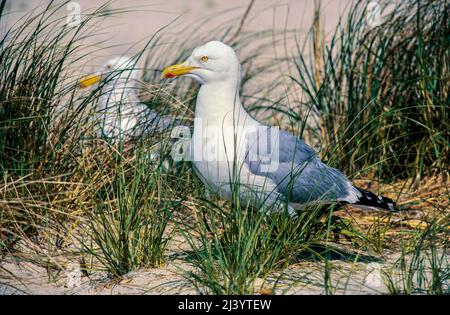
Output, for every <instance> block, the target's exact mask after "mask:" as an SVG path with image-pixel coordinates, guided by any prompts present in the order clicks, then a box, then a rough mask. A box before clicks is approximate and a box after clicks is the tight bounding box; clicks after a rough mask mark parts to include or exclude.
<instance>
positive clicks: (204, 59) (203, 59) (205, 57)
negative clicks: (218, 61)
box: [200, 56, 209, 63]
mask: <svg viewBox="0 0 450 315" xmlns="http://www.w3.org/2000/svg"><path fill="white" fill-rule="evenodd" d="M208 59H209V58H208V56H203V57H202V58H200V61H201V62H203V63H205V62H207V61H208Z"/></svg>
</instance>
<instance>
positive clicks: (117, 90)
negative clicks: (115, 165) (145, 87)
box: [79, 56, 174, 142]
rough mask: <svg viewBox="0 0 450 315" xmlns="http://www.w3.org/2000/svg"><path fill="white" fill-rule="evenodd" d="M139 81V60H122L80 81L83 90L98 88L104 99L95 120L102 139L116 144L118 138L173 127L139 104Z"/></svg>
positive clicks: (136, 136) (99, 104) (170, 122)
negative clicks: (137, 65)
mask: <svg viewBox="0 0 450 315" xmlns="http://www.w3.org/2000/svg"><path fill="white" fill-rule="evenodd" d="M139 78H140V72H139V71H138V69H137V68H136V60H135V58H132V57H129V56H120V57H115V58H112V59H110V60H108V61H107V62H106V63H105V64H104V65H103V66H101V67H100V68H99V69H98V71H97V72H96V73H94V74H91V75H87V76H85V77H83V78H82V79H81V80H80V81H79V87H80V88H82V89H85V88H88V87H90V86H92V85H95V84H98V89H99V92H100V96H99V97H98V99H97V103H96V106H95V112H96V115H95V117H96V119H97V123H98V129H97V134H98V136H99V137H101V138H106V139H107V140H109V141H112V142H114V141H115V140H117V139H118V138H121V139H122V140H124V141H127V140H133V139H136V138H138V137H140V136H141V135H143V134H150V133H152V132H163V131H165V130H167V129H168V128H169V127H171V126H173V124H174V120H173V119H171V118H168V117H162V116H161V115H159V114H158V113H157V112H155V111H153V110H152V109H150V108H149V107H148V106H146V105H145V104H143V103H142V102H141V101H140V100H139V96H138V91H139V86H138V83H139Z"/></svg>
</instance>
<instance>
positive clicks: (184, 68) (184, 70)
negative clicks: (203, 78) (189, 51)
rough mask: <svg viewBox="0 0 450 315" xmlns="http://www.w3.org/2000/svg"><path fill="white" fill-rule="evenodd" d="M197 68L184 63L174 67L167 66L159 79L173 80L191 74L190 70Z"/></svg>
mask: <svg viewBox="0 0 450 315" xmlns="http://www.w3.org/2000/svg"><path fill="white" fill-rule="evenodd" d="M198 68H199V67H192V66H188V65H186V63H185V62H183V63H179V64H176V65H172V66H168V67H167V68H165V69H164V70H163V72H162V75H161V78H166V79H168V78H174V77H178V76H180V75H183V74H188V73H191V71H192V70H195V69H198Z"/></svg>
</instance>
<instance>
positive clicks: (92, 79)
mask: <svg viewBox="0 0 450 315" xmlns="http://www.w3.org/2000/svg"><path fill="white" fill-rule="evenodd" d="M101 78H102V76H101V75H100V74H91V75H88V76H85V77H84V78H82V79H81V80H80V83H79V84H78V86H79V87H80V88H82V89H85V88H87V87H90V86H91V85H93V84H95V83H97V82H99V81H100V80H101Z"/></svg>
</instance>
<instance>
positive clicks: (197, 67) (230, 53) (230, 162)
mask: <svg viewBox="0 0 450 315" xmlns="http://www.w3.org/2000/svg"><path fill="white" fill-rule="evenodd" d="M241 73H242V71H241V65H240V63H239V59H238V56H237V55H236V53H235V51H234V50H233V49H232V48H231V47H230V46H228V45H226V44H224V43H222V42H220V41H211V42H208V43H206V44H204V45H203V46H200V47H197V48H195V49H194V50H193V52H192V54H191V55H190V57H189V58H188V59H187V60H186V61H184V62H182V63H179V64H175V65H172V66H169V67H167V68H165V69H164V70H163V72H162V78H174V77H179V76H185V77H191V78H193V79H195V80H196V81H198V82H199V83H200V84H201V87H200V89H199V91H198V95H197V99H196V107H195V119H194V131H193V136H192V141H191V147H190V158H191V161H192V164H193V166H194V170H195V172H196V173H197V174H198V176H199V177H200V178H201V180H202V181H203V182H204V183H205V184H206V185H207V186H208V187H210V188H211V189H213V190H214V191H215V192H216V193H217V194H219V196H220V197H222V198H224V199H227V200H232V198H233V196H238V200H239V201H240V202H241V204H243V205H248V206H253V207H255V208H258V209H261V210H263V209H267V210H268V211H271V212H275V211H280V210H281V209H286V210H287V211H288V213H289V214H291V215H293V216H295V215H296V213H297V210H301V209H304V208H305V207H306V206H308V205H311V204H316V203H318V204H325V203H330V202H337V203H340V204H353V205H360V206H361V207H362V208H364V207H375V208H380V209H384V210H388V211H395V203H394V201H393V200H391V199H389V198H387V197H382V196H377V195H375V194H373V193H371V192H369V191H366V190H363V189H361V188H358V187H355V186H354V185H353V184H352V183H351V181H350V180H349V179H348V178H347V177H346V176H345V175H344V174H343V173H342V172H340V171H339V170H337V169H335V168H332V167H330V166H328V165H326V164H325V163H323V162H322V161H321V160H320V159H319V157H318V156H317V155H316V153H315V151H314V150H313V149H312V148H311V147H309V146H308V145H307V144H306V143H305V142H303V141H302V140H301V139H299V138H297V137H296V136H294V135H293V134H291V133H289V132H286V131H283V130H279V129H278V128H276V127H271V126H267V125H265V124H262V123H260V122H258V121H257V120H255V119H254V118H253V117H251V116H250V115H249V114H248V113H247V111H246V110H245V108H244V107H243V106H242V103H241V101H240V98H239V88H240V80H241ZM233 200H236V199H233Z"/></svg>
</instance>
